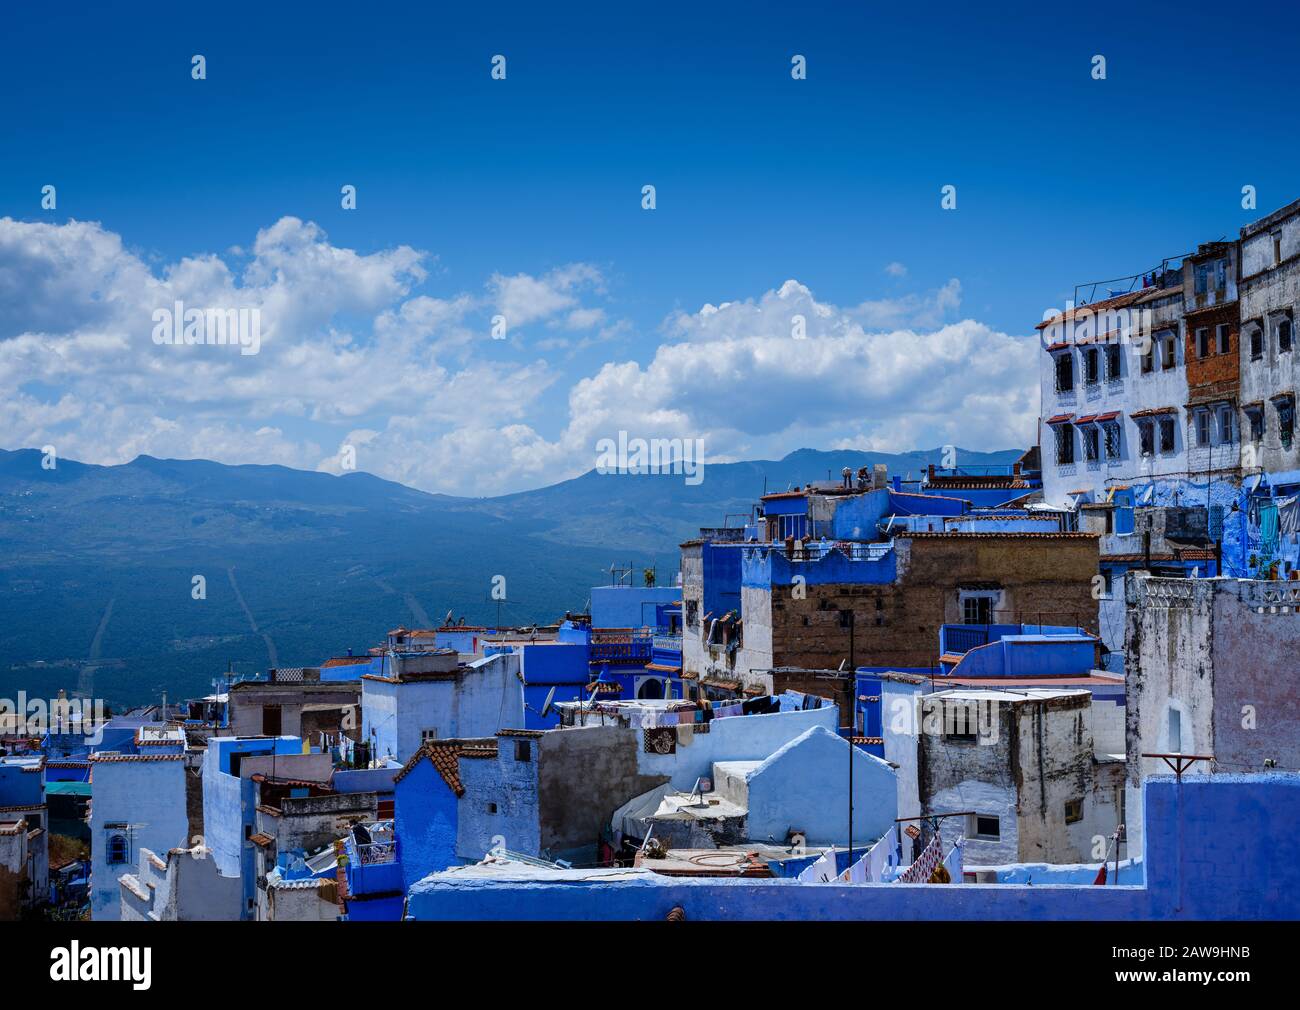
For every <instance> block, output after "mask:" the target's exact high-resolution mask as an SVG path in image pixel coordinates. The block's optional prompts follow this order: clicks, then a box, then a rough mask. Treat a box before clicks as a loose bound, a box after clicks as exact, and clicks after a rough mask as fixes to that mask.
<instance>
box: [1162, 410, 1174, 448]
mask: <svg viewBox="0 0 1300 1010" xmlns="http://www.w3.org/2000/svg"><path fill="white" fill-rule="evenodd" d="M1160 451H1161V452H1173V451H1174V419H1173V418H1172V417H1162V418H1161V419H1160Z"/></svg>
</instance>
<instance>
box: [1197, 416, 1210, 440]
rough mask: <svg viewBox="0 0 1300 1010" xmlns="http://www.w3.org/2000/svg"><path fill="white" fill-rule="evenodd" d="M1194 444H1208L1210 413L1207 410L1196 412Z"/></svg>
mask: <svg viewBox="0 0 1300 1010" xmlns="http://www.w3.org/2000/svg"><path fill="white" fill-rule="evenodd" d="M1196 444H1197V445H1209V444H1210V412H1209V411H1208V410H1198V411H1197V412H1196Z"/></svg>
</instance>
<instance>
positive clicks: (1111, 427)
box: [1104, 421, 1120, 459]
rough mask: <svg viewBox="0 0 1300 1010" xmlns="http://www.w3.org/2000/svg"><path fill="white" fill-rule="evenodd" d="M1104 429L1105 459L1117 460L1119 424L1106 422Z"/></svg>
mask: <svg viewBox="0 0 1300 1010" xmlns="http://www.w3.org/2000/svg"><path fill="white" fill-rule="evenodd" d="M1104 427H1105V429H1106V458H1107V459H1119V449H1120V432H1119V423H1118V422H1116V421H1107V422H1106V424H1105V425H1104Z"/></svg>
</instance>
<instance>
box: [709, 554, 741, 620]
mask: <svg viewBox="0 0 1300 1010" xmlns="http://www.w3.org/2000/svg"><path fill="white" fill-rule="evenodd" d="M740 555H741V548H739V547H736V546H725V545H718V544H702V545H701V546H700V562H701V565H702V566H703V578H704V586H703V588H704V596H703V599H702V601H701V604H702V609H701V610H700V614H699V617H700V619H701V620H703V619H704V616H705V615H706V614H712V615H713V616H714V617H722V616H723V615H724V614H725V613H726V612H727V611H728V610H734V611H736V613H740Z"/></svg>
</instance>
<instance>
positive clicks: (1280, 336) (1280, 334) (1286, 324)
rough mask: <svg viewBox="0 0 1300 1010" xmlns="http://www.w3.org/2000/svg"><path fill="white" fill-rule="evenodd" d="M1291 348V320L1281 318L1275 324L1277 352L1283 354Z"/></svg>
mask: <svg viewBox="0 0 1300 1010" xmlns="http://www.w3.org/2000/svg"><path fill="white" fill-rule="evenodd" d="M1289 350H1291V320H1289V319H1282V320H1279V321H1278V324H1277V352H1278V354H1285V353H1286V352H1287V351H1289Z"/></svg>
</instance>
